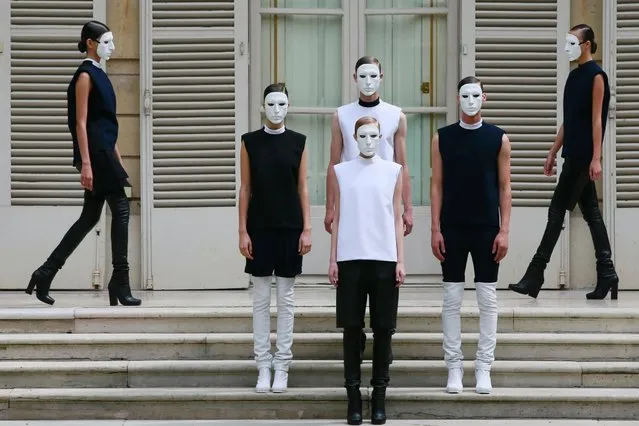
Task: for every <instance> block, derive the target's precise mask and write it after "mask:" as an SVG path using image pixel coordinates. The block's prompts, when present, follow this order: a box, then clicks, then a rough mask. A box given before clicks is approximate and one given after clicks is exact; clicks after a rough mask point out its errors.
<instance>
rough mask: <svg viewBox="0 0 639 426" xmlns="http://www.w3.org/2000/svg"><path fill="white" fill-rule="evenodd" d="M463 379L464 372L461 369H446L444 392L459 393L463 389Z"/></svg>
mask: <svg viewBox="0 0 639 426" xmlns="http://www.w3.org/2000/svg"><path fill="white" fill-rule="evenodd" d="M463 377H464V370H462V369H461V368H449V369H448V384H447V385H446V392H448V393H461V392H462V390H463V389H464V385H463V384H462V378H463Z"/></svg>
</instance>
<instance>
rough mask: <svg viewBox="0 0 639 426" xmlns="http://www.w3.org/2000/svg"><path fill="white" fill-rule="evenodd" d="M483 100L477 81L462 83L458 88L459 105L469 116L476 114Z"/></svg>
mask: <svg viewBox="0 0 639 426" xmlns="http://www.w3.org/2000/svg"><path fill="white" fill-rule="evenodd" d="M483 101H484V99H483V91H482V90H481V86H480V85H479V84H478V83H472V84H464V85H463V86H462V87H461V88H460V89H459V105H460V106H461V109H462V111H464V114H466V115H468V116H469V117H474V116H475V115H477V113H478V112H479V110H481V104H482V102H483Z"/></svg>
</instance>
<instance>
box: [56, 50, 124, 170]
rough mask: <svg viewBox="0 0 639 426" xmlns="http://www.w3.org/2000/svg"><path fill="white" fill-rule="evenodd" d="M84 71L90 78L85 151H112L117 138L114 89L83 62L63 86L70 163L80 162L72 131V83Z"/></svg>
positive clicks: (102, 74)
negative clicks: (70, 142) (64, 89)
mask: <svg viewBox="0 0 639 426" xmlns="http://www.w3.org/2000/svg"><path fill="white" fill-rule="evenodd" d="M83 72H86V73H87V74H89V77H90V78H91V91H90V92H89V100H88V105H87V138H88V142H89V151H90V152H96V151H113V150H114V149H115V143H116V142H117V139H118V119H117V116H116V100H115V92H114V90H113V86H112V85H111V81H110V80H109V77H108V76H107V75H106V73H105V72H104V71H103V70H102V69H101V68H98V67H96V66H95V65H93V63H91V61H83V62H82V63H81V64H80V66H79V67H78V69H77V70H76V72H75V74H74V75H73V78H72V79H71V82H70V83H69V87H68V89H67V124H68V125H69V131H70V132H71V137H72V138H73V164H74V165H75V166H76V167H77V166H79V165H81V164H82V159H81V157H80V148H79V146H78V136H77V134H76V130H75V126H76V101H75V84H76V82H77V81H78V77H79V76H80V74H81V73H83Z"/></svg>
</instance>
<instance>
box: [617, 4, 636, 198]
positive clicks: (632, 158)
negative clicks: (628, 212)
mask: <svg viewBox="0 0 639 426" xmlns="http://www.w3.org/2000/svg"><path fill="white" fill-rule="evenodd" d="M638 40H639V2H636V1H629V0H617V82H616V86H617V119H616V123H617V206H618V207H639V44H637V41H638Z"/></svg>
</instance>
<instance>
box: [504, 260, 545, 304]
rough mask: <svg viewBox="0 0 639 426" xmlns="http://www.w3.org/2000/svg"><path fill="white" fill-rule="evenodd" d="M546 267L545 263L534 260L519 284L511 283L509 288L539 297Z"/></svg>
mask: <svg viewBox="0 0 639 426" xmlns="http://www.w3.org/2000/svg"><path fill="white" fill-rule="evenodd" d="M544 269H546V267H545V264H544V265H542V264H541V262H535V260H533V261H532V262H530V265H528V269H526V273H525V274H524V276H523V277H522V278H521V280H519V282H518V283H517V284H509V285H508V288H509V289H511V290H512V291H514V292H516V293H519V294H524V295H527V296H530V297H532V298H537V295H538V294H539V290H541V286H542V285H543V284H544Z"/></svg>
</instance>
